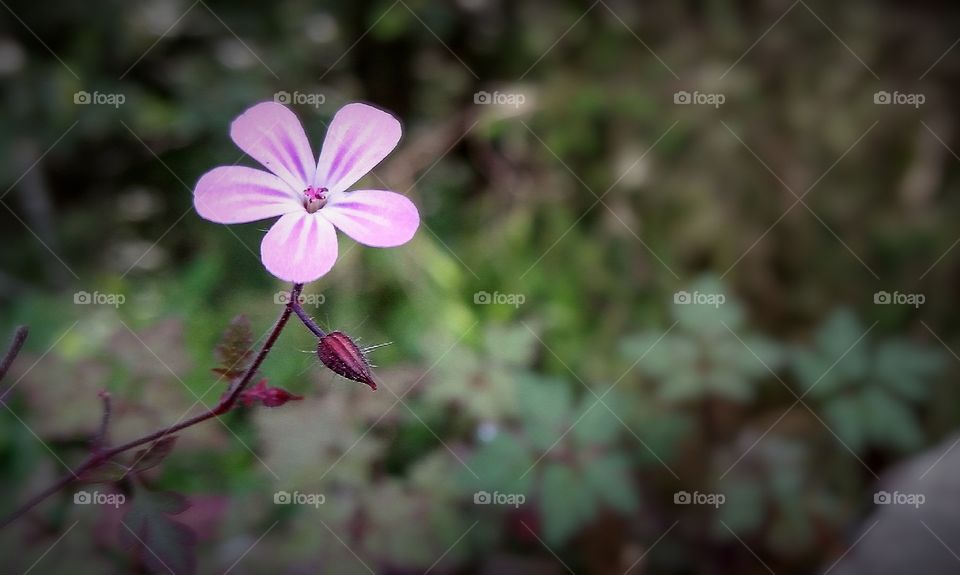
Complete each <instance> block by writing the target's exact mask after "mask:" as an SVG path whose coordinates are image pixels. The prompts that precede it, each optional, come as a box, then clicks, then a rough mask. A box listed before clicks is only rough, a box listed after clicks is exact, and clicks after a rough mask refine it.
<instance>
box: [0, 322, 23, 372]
mask: <svg viewBox="0 0 960 575" xmlns="http://www.w3.org/2000/svg"><path fill="white" fill-rule="evenodd" d="M29 331H30V330H29V329H27V326H25V325H21V326H19V327H17V329H16V330H15V331H14V332H13V339H11V340H10V347H9V348H7V353H6V354H4V356H3V361H0V380H2V379H3V376H5V375H7V371H8V370H9V369H10V366H11V365H13V360H15V359H17V355H18V354H19V353H20V350H21V349H23V343H24V342H25V341H27V334H28V333H29Z"/></svg>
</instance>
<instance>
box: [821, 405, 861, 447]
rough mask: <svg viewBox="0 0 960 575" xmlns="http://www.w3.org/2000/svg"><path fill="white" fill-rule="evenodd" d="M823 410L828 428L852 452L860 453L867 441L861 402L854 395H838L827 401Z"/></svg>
mask: <svg viewBox="0 0 960 575" xmlns="http://www.w3.org/2000/svg"><path fill="white" fill-rule="evenodd" d="M823 411H824V413H823V418H824V420H825V421H826V422H827V425H829V426H830V429H831V430H832V431H833V432H834V433H836V434H837V435H838V436H839V437H840V440H841V441H843V443H844V444H846V446H847V447H848V448H850V449H851V450H852V451H853V452H854V453H861V452H862V451H863V449H864V447H866V443H867V430H866V414H865V413H864V412H863V406H862V404H861V403H860V402H859V401H857V399H856V398H854V397H840V398H837V399H834V400H831V401H830V402H829V403H827V405H826V407H824V410H823Z"/></svg>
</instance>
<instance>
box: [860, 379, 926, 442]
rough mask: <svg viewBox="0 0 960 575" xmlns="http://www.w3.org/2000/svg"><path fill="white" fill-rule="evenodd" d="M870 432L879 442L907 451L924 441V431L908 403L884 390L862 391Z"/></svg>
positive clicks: (874, 439)
mask: <svg viewBox="0 0 960 575" xmlns="http://www.w3.org/2000/svg"><path fill="white" fill-rule="evenodd" d="M863 408H864V411H865V416H866V422H867V428H868V433H869V434H870V438H871V439H872V440H873V441H874V442H876V444H877V445H880V446H884V447H893V448H895V449H898V450H901V451H906V450H909V449H912V448H915V447H917V446H919V445H921V444H922V443H923V431H921V429H920V426H919V424H918V423H917V419H916V416H915V415H914V414H913V412H912V411H911V410H910V407H909V405H908V404H905V403H904V402H903V401H902V400H900V399H897V398H895V397H893V396H891V395H890V394H889V393H886V392H885V391H883V390H880V389H877V388H871V389H868V390H866V391H865V392H864V393H863Z"/></svg>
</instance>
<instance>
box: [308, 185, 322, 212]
mask: <svg viewBox="0 0 960 575" xmlns="http://www.w3.org/2000/svg"><path fill="white" fill-rule="evenodd" d="M325 205H327V188H315V187H313V186H310V187H308V188H307V189H305V190H303V207H304V208H306V210H307V213H308V214H312V213H314V212H316V211H317V210H319V209H320V208H322V207H323V206H325Z"/></svg>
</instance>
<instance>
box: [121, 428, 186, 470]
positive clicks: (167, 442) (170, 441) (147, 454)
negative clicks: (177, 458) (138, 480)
mask: <svg viewBox="0 0 960 575" xmlns="http://www.w3.org/2000/svg"><path fill="white" fill-rule="evenodd" d="M176 442H177V436H175V435H167V436H165V437H161V438H160V439H158V440H157V441H156V442H154V444H153V445H151V446H150V447H148V448H146V449H141V450H140V451H138V452H137V454H136V455H134V457H133V463H131V468H132V469H133V470H134V471H144V470H146V469H150V468H151V467H156V466H157V465H160V462H162V461H163V460H164V459H166V458H167V456H168V455H170V452H171V451H173V445H174V444H175V443H176Z"/></svg>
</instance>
